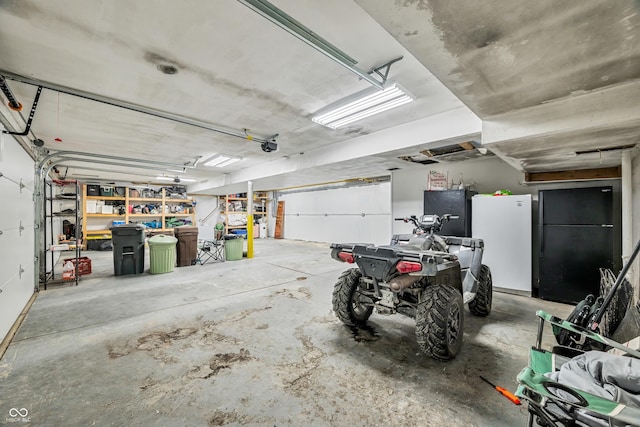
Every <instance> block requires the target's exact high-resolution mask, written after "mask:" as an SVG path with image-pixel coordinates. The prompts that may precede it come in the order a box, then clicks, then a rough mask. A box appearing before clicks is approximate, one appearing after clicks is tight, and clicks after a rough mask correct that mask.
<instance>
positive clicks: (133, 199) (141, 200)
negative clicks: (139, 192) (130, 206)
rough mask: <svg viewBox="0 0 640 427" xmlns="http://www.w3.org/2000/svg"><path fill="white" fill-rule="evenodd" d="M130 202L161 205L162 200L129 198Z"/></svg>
mask: <svg viewBox="0 0 640 427" xmlns="http://www.w3.org/2000/svg"><path fill="white" fill-rule="evenodd" d="M129 201H130V202H159V203H162V199H144V198H142V197H129Z"/></svg>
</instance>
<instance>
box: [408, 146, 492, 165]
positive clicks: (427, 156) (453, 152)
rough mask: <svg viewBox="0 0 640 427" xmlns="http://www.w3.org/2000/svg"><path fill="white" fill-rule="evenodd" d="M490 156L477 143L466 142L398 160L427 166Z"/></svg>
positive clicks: (421, 152) (424, 151) (432, 149)
mask: <svg viewBox="0 0 640 427" xmlns="http://www.w3.org/2000/svg"><path fill="white" fill-rule="evenodd" d="M488 154H491V153H490V152H489V151H488V150H487V149H486V148H484V147H482V145H481V144H480V143H479V142H476V141H467V142H461V143H458V144H452V145H446V146H443V147H438V148H429V149H428V150H422V151H420V152H419V153H418V154H413V155H409V156H400V157H399V159H400V160H404V161H407V162H411V163H420V164H422V165H429V164H432V163H447V162H461V161H464V160H470V159H475V158H478V157H482V156H486V155H488Z"/></svg>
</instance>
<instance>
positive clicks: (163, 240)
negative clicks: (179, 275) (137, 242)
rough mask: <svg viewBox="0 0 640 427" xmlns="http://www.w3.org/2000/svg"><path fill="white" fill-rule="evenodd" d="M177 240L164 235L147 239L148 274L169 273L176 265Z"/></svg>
mask: <svg viewBox="0 0 640 427" xmlns="http://www.w3.org/2000/svg"><path fill="white" fill-rule="evenodd" d="M177 242H178V239H176V238H175V237H173V236H167V235H166V234H158V235H156V236H153V237H151V238H149V264H150V267H149V273H151V274H160V273H170V272H172V271H173V267H175V265H176V243H177Z"/></svg>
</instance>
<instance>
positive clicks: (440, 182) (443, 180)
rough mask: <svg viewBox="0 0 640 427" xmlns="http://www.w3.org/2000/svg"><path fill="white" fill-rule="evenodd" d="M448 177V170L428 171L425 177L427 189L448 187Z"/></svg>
mask: <svg viewBox="0 0 640 427" xmlns="http://www.w3.org/2000/svg"><path fill="white" fill-rule="evenodd" d="M448 179H449V173H448V172H440V171H434V170H430V171H429V177H428V179H427V190H429V191H438V190H446V189H448V186H447V182H448Z"/></svg>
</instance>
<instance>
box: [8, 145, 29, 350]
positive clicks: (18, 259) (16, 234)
mask: <svg viewBox="0 0 640 427" xmlns="http://www.w3.org/2000/svg"><path fill="white" fill-rule="evenodd" d="M33 168H34V162H33V160H32V159H31V157H29V156H28V155H27V153H25V151H24V150H23V149H22V147H20V145H18V143H17V142H15V140H13V138H10V137H9V136H8V135H2V139H1V140H0V173H2V176H1V177H0V198H1V200H2V202H1V203H0V221H1V222H0V233H1V234H0V341H1V340H2V339H4V337H5V336H6V335H7V333H8V332H9V329H11V326H12V325H13V323H14V322H15V321H16V319H17V318H18V316H19V315H20V312H21V311H22V310H23V309H24V307H25V305H26V304H27V302H28V301H29V298H30V297H31V295H32V294H33V292H34V285H35V284H34V281H35V276H34V274H35V273H34V268H35V263H34V260H35V258H34V250H33V247H34V241H33V239H34V228H33V224H34V218H33V215H34V213H33V207H34V205H33V176H34V173H33V172H34V169H33Z"/></svg>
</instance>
